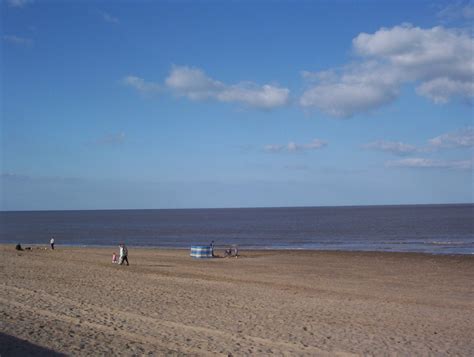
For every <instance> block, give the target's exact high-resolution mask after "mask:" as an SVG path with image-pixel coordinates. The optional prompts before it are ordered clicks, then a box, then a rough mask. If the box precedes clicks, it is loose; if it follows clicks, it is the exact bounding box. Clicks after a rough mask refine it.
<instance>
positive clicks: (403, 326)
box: [0, 245, 474, 357]
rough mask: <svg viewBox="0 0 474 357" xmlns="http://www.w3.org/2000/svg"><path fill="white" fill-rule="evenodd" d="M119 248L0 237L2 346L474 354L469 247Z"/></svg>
mask: <svg viewBox="0 0 474 357" xmlns="http://www.w3.org/2000/svg"><path fill="white" fill-rule="evenodd" d="M114 251H116V252H118V248H73V247H62V246H61V245H58V246H57V249H55V250H54V251H53V250H51V249H46V246H44V247H33V249H32V250H31V251H21V252H19V251H15V249H14V245H0V275H1V276H2V279H1V281H0V284H1V289H0V355H1V356H2V357H4V356H17V355H25V354H34V355H61V354H66V355H82V356H89V355H124V356H132V355H155V356H162V355H172V356H174V355H186V356H189V355H197V356H214V355H221V356H230V355H232V356H242V355H250V354H253V355H261V356H263V355H270V354H273V355H283V356H326V355H327V356H334V355H336V356H337V355H339V356H348V355H377V356H379V355H387V354H391V355H393V354H395V355H396V354H401V355H463V356H468V355H474V333H473V329H472V326H474V283H473V282H474V256H472V255H426V254H416V253H380V252H337V251H334V252H329V251H303V250H301V251H294V250H281V251H271V250H262V251H246V250H243V251H241V252H240V254H241V256H240V257H239V258H215V259H192V258H190V257H189V251H188V250H166V249H154V248H134V247H129V260H130V266H119V265H117V264H112V261H111V260H112V252H114ZM218 253H219V252H218ZM219 254H220V253H219Z"/></svg>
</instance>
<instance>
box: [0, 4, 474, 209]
mask: <svg viewBox="0 0 474 357" xmlns="http://www.w3.org/2000/svg"><path fill="white" fill-rule="evenodd" d="M0 6H1V16H2V19H1V68H2V72H1V73H2V74H1V76H2V77H1V83H2V87H1V121H0V125H1V126H0V129H1V161H0V164H1V165H0V175H1V176H0V195H1V205H0V209H2V210H43V209H127V208H191V207H262V206H265V207H268V206H325V205H367V204H405V203H406V204H415V203H451V202H472V201H473V152H474V151H473V145H474V129H473V107H472V99H473V96H474V84H473V80H472V78H473V68H474V67H473V66H474V59H473V51H474V45H473V37H472V23H473V22H472V21H473V20H474V6H473V4H472V2H466V1H458V2H448V1H426V2H425V1H416V2H412V1H365V2H364V1H362V2H360V1H357V2H356V1H291V2H290V1H230V2H224V1H194V2H191V1H175V2H171V1H158V2H150V1H134V2H132V1H121V2H112V1H96V2H95V1H65V2H56V1H55V2H53V1H40V0H7V1H2V2H1V4H0Z"/></svg>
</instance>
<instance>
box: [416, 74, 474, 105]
mask: <svg viewBox="0 0 474 357" xmlns="http://www.w3.org/2000/svg"><path fill="white" fill-rule="evenodd" d="M416 92H417V93H418V94H420V95H423V96H425V97H427V98H429V99H431V100H432V101H433V102H435V103H437V104H445V103H447V102H449V99H450V98H452V97H456V96H459V97H466V98H473V97H474V82H473V81H462V80H453V79H451V78H447V77H442V78H436V79H433V80H431V81H427V82H424V83H422V84H421V85H420V86H419V87H418V88H417V89H416Z"/></svg>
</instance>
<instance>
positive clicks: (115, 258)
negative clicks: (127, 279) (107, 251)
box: [112, 252, 117, 263]
mask: <svg viewBox="0 0 474 357" xmlns="http://www.w3.org/2000/svg"><path fill="white" fill-rule="evenodd" d="M112 263H117V254H116V253H115V252H113V253H112Z"/></svg>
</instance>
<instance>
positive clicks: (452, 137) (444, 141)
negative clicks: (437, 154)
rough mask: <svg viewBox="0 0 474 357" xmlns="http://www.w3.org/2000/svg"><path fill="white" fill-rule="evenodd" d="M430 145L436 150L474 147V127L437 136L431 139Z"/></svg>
mask: <svg viewBox="0 0 474 357" xmlns="http://www.w3.org/2000/svg"><path fill="white" fill-rule="evenodd" d="M428 143H429V146H430V147H431V148H434V149H441V148H469V147H474V127H467V128H464V129H461V130H458V131H455V132H451V133H446V134H443V135H440V136H437V137H435V138H432V139H430V140H429V141H428Z"/></svg>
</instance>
